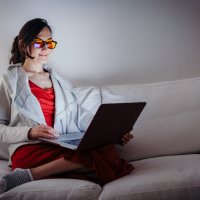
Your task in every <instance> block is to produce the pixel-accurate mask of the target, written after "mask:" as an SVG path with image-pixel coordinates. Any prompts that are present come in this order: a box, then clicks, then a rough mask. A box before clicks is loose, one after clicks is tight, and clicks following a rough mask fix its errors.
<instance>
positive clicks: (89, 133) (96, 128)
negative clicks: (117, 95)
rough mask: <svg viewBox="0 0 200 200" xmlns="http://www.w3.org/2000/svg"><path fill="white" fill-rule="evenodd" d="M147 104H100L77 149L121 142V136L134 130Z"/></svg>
mask: <svg viewBox="0 0 200 200" xmlns="http://www.w3.org/2000/svg"><path fill="white" fill-rule="evenodd" d="M145 105H146V102H134V103H112V104H102V105H100V107H99V109H98V110H97V112H96V114H95V116H94V117H93V119H92V122H91V123H90V125H89V127H88V129H87V130H86V132H85V135H84V136H83V138H82V140H81V142H80V143H79V146H78V148H77V150H84V149H93V148H98V147H102V146H106V145H108V144H121V142H122V141H121V138H122V137H123V135H124V134H125V133H129V132H130V131H131V130H132V128H133V126H134V124H135V122H136V121H137V119H138V117H139V115H140V114H141V112H142V110H143V109H144V107H145Z"/></svg>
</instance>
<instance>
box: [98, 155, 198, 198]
mask: <svg viewBox="0 0 200 200" xmlns="http://www.w3.org/2000/svg"><path fill="white" fill-rule="evenodd" d="M131 163H132V164H133V165H134V166H135V170H134V171H132V172H131V174H130V175H128V176H124V177H122V178H120V179H118V180H115V181H113V182H111V183H108V184H106V185H105V186H104V187H103V191H102V193H101V194H100V197H99V200H133V199H134V200H156V199H162V200H169V199H170V200H189V199H192V200H199V199H200V181H199V180H200V170H199V169H200V154H193V155H177V156H163V157H157V158H149V159H143V160H140V161H135V162H131Z"/></svg>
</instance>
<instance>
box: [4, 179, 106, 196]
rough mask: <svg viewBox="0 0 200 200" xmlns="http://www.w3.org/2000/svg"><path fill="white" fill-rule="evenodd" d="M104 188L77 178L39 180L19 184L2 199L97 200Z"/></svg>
mask: <svg viewBox="0 0 200 200" xmlns="http://www.w3.org/2000/svg"><path fill="white" fill-rule="evenodd" d="M101 190H102V188H101V187H100V186H99V185H98V184H95V183H93V182H90V181H84V180H76V179H49V180H38V181H32V182H29V183H25V184H23V185H20V186H17V187H15V188H13V189H11V190H9V191H7V192H5V193H3V194H2V195H0V200H8V199H14V200H29V199H40V200H61V199H65V200H68V199H69V200H71V199H73V200H80V199H87V200H95V199H98V197H99V194H100V192H101Z"/></svg>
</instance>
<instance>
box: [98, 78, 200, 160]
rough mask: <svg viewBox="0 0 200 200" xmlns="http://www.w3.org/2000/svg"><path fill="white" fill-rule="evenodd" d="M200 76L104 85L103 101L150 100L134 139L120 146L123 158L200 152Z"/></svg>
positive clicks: (119, 151)
mask: <svg viewBox="0 0 200 200" xmlns="http://www.w3.org/2000/svg"><path fill="white" fill-rule="evenodd" d="M199 85H200V78H199V77H198V78H192V79H184V80H177V81H168V82H160V83H152V84H134V85H111V86H104V87H103V88H102V97H103V102H102V103H123V102H147V105H146V106H145V108H144V110H143V111H142V113H141V115H140V116H139V118H138V120H137V121H136V123H135V125H134V129H133V131H132V134H133V135H134V138H133V139H132V140H131V142H129V143H128V144H127V145H126V146H125V147H123V146H120V145H116V150H117V152H118V154H119V155H120V157H122V158H124V159H126V160H128V161H134V160H138V159H144V158H150V157H156V156H162V155H175V154H186V153H197V152H200V145H199V141H200V134H199V133H200V123H199V122H200V89H199Z"/></svg>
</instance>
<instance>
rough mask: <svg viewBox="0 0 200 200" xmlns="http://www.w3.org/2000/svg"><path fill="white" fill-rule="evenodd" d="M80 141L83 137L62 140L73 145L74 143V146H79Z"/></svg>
mask: <svg viewBox="0 0 200 200" xmlns="http://www.w3.org/2000/svg"><path fill="white" fill-rule="evenodd" d="M80 141H81V139H75V140H64V141H61V142H64V143H67V144H71V145H74V146H78V144H79V142H80Z"/></svg>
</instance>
